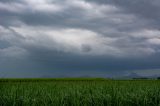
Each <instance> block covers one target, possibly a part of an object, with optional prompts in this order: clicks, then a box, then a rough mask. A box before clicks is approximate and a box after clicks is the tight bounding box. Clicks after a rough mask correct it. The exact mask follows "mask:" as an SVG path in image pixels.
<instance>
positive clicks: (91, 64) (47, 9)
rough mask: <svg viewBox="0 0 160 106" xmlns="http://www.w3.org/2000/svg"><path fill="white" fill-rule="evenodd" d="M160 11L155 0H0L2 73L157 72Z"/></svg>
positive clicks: (103, 74)
mask: <svg viewBox="0 0 160 106" xmlns="http://www.w3.org/2000/svg"><path fill="white" fill-rule="evenodd" d="M159 9H160V2H159V1H158V0H153V1H151V0H134V1H131V0H119V1H118V0H60V1H59V0H38V1H37V0H23V1H22V0H1V1H0V75H1V76H0V77H41V76H51V77H61V76H64V77H80V76H94V77H114V76H116V77H117V76H125V75H127V74H130V73H132V72H136V73H137V74H141V75H146V73H145V72H147V73H148V74H147V75H154V74H160V71H157V70H159V69H160V29H159V28H160V23H159V16H160V12H159ZM155 69H156V71H148V70H155ZM137 70H138V71H137ZM145 70H146V71H145ZM151 73H152V74H151Z"/></svg>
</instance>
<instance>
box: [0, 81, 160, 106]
mask: <svg viewBox="0 0 160 106" xmlns="http://www.w3.org/2000/svg"><path fill="white" fill-rule="evenodd" d="M0 106H160V81H159V80H106V79H0Z"/></svg>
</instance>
